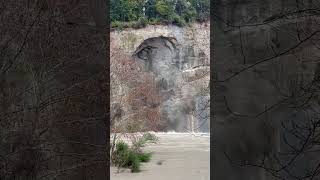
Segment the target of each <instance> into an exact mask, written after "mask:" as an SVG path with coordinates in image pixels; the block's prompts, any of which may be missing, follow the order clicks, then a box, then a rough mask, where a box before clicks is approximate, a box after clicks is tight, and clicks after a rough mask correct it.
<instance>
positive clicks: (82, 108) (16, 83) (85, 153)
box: [0, 0, 109, 180]
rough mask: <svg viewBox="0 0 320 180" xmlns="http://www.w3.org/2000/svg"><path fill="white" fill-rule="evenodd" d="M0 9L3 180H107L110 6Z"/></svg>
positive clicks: (95, 1) (15, 1)
mask: <svg viewBox="0 0 320 180" xmlns="http://www.w3.org/2000/svg"><path fill="white" fill-rule="evenodd" d="M0 9H1V12H0V24H1V25H0V123H1V125H0V179H4V180H7V179H23V180H29V179H30V180H31V179H32V180H34V179H61V180H73V179H74V180H81V179H106V178H107V172H108V163H109V160H108V159H107V154H108V153H106V148H107V147H106V143H107V141H106V140H107V139H108V136H109V133H108V131H107V130H108V128H106V126H107V122H106V120H107V119H106V117H107V115H108V114H107V111H106V110H107V107H106V101H107V99H106V95H107V94H106V93H107V85H108V84H107V81H108V76H107V73H106V68H107V66H106V57H107V56H106V53H105V51H106V37H105V36H106V35H105V34H106V20H105V18H106V14H105V12H107V11H106V1H104V0H92V1H84V0H83V1H82V0H68V1H60V0H58V1H57V0H47V1H36V0H31V1H24V0H10V1H4V0H1V1H0ZM106 129H107V130H106Z"/></svg>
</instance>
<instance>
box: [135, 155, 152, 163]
mask: <svg viewBox="0 0 320 180" xmlns="http://www.w3.org/2000/svg"><path fill="white" fill-rule="evenodd" d="M151 156H152V153H140V154H138V158H139V160H140V161H141V162H149V161H150V160H151Z"/></svg>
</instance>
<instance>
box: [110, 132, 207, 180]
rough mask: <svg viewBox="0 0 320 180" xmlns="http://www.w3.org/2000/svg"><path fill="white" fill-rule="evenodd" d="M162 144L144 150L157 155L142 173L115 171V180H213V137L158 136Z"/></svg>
mask: <svg viewBox="0 0 320 180" xmlns="http://www.w3.org/2000/svg"><path fill="white" fill-rule="evenodd" d="M157 136H158V137H159V142H158V143H157V144H152V145H149V146H147V147H145V148H144V149H145V150H146V151H149V152H150V151H151V152H153V157H152V160H151V161H150V162H148V163H143V165H142V168H141V169H142V171H141V172H139V173H131V172H130V171H129V170H124V171H123V172H120V173H118V172H117V168H115V167H111V169H110V173H111V180H209V179H210V145H209V143H210V137H209V135H203V134H202V135H201V134H196V135H195V136H194V135H191V134H188V133H158V134H157Z"/></svg>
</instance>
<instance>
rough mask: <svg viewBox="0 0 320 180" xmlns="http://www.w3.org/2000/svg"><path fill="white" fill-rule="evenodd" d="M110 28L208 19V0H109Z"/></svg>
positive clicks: (179, 24)
mask: <svg viewBox="0 0 320 180" xmlns="http://www.w3.org/2000/svg"><path fill="white" fill-rule="evenodd" d="M110 5H111V8H110V18H111V19H110V20H111V27H112V28H118V29H122V28H129V27H131V28H142V27H145V26H146V25H148V24H175V25H178V26H184V25H186V24H188V23H191V22H195V21H198V22H203V21H206V20H208V19H209V15H210V8H209V6H210V1H209V0H111V2H110Z"/></svg>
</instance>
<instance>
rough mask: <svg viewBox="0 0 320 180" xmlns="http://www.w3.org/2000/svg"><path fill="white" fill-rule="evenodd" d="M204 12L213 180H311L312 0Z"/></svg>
mask: <svg viewBox="0 0 320 180" xmlns="http://www.w3.org/2000/svg"><path fill="white" fill-rule="evenodd" d="M212 8H213V9H212V15H213V21H214V24H215V25H216V26H214V27H213V36H214V39H213V42H214V45H213V46H212V47H213V48H214V51H215V53H214V54H213V59H214V61H213V66H212V67H213V69H212V70H211V72H212V73H213V74H212V85H213V87H214V89H213V95H214V96H213V107H214V108H213V114H214V117H213V123H212V127H213V132H212V133H213V134H214V142H215V143H216V144H214V147H215V148H214V150H213V157H214V158H215V162H213V168H214V174H213V177H214V179H230V180H231V179H232V180H233V179H236V180H242V179H243V180H245V179H268V180H273V179H285V180H291V179H319V164H320V159H319V151H318V148H319V147H318V146H319V143H318V142H319V110H320V108H319V78H318V77H319V65H320V64H319V57H320V54H319V53H320V51H319V35H320V33H319V32H320V29H319V10H320V4H319V2H318V1H314V0H309V1H304V0H297V1H290V0H282V1H275V0H268V1H233V0H229V1H222V0H218V1H215V2H214V3H213V4H212Z"/></svg>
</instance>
